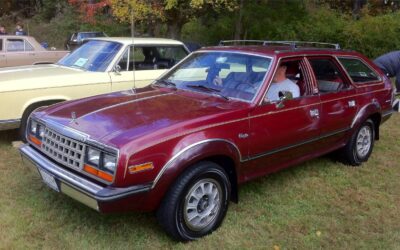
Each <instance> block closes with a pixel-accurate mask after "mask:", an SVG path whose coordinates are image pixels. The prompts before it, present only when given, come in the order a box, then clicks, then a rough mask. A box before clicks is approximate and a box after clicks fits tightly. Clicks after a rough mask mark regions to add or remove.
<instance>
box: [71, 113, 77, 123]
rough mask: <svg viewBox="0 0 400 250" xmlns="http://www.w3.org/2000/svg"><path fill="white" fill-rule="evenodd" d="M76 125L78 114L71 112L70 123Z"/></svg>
mask: <svg viewBox="0 0 400 250" xmlns="http://www.w3.org/2000/svg"><path fill="white" fill-rule="evenodd" d="M73 122H74V123H76V113H75V112H71V121H70V123H73Z"/></svg>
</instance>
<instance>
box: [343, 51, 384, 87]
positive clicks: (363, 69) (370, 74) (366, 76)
mask: <svg viewBox="0 0 400 250" xmlns="http://www.w3.org/2000/svg"><path fill="white" fill-rule="evenodd" d="M339 61H340V62H341V63H342V65H343V67H344V68H345V69H346V71H347V73H348V74H349V76H350V77H351V79H352V80H353V82H355V83H367V82H374V81H379V80H380V77H379V75H378V74H377V73H376V72H375V71H374V70H372V69H371V68H370V67H369V66H367V65H366V64H365V63H364V62H363V61H361V60H360V59H356V58H343V57H342V58H339Z"/></svg>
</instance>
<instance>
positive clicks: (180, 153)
mask: <svg viewBox="0 0 400 250" xmlns="http://www.w3.org/2000/svg"><path fill="white" fill-rule="evenodd" d="M209 142H225V143H229V144H230V145H232V146H233V147H234V148H235V149H236V151H237V153H238V154H239V160H240V162H242V154H241V153H240V150H239V148H238V147H237V146H236V144H235V143H233V142H232V141H229V140H226V139H219V138H215V139H207V140H203V141H199V142H196V143H193V144H191V145H189V146H187V147H185V148H183V149H181V150H180V151H179V152H178V153H177V154H175V155H174V156H173V157H172V158H171V159H169V160H168V162H167V163H165V164H164V166H163V167H162V168H161V170H160V172H158V174H157V176H156V178H155V179H154V181H153V185H152V186H151V188H152V189H153V188H154V187H155V186H156V185H157V183H158V181H159V180H160V179H161V177H162V175H163V174H164V172H165V171H166V170H167V169H168V167H169V166H170V165H171V164H172V163H173V162H174V161H175V160H176V159H177V158H178V157H179V156H181V155H182V154H183V153H185V152H186V151H188V150H189V149H191V148H193V147H196V146H198V145H200V144H203V143H209Z"/></svg>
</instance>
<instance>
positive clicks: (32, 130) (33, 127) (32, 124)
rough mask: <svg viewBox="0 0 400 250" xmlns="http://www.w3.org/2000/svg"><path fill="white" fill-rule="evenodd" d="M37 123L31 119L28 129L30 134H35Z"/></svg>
mask: <svg viewBox="0 0 400 250" xmlns="http://www.w3.org/2000/svg"><path fill="white" fill-rule="evenodd" d="M37 125H38V123H37V122H35V121H33V120H32V121H31V127H30V131H29V132H31V134H34V135H36V131H37Z"/></svg>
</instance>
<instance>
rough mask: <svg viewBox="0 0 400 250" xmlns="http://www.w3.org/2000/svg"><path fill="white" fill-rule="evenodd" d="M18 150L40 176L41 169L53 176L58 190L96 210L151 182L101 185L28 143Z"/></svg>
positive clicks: (124, 197) (130, 194)
mask: <svg viewBox="0 0 400 250" xmlns="http://www.w3.org/2000/svg"><path fill="white" fill-rule="evenodd" d="M19 150H20V154H21V157H22V160H23V162H24V164H25V165H26V166H28V167H29V168H31V169H33V170H34V171H35V172H36V173H38V174H39V176H42V175H41V174H40V171H39V170H41V171H45V172H46V173H48V174H49V175H50V176H52V177H54V180H55V183H56V184H57V187H58V191H59V192H61V193H64V194H66V195H68V196H70V197H72V198H73V199H75V200H77V201H79V202H81V203H83V204H85V205H87V206H89V207H91V208H93V209H95V210H97V211H102V209H101V207H102V206H103V205H104V204H107V205H106V206H109V205H110V203H113V202H115V203H116V204H117V203H120V201H121V200H124V199H126V198H131V197H132V196H133V195H137V194H140V193H144V192H147V191H149V190H150V189H151V184H148V185H136V186H131V187H126V188H117V187H110V186H107V187H103V186H100V185H98V184H96V183H94V182H92V181H89V180H88V179H86V178H83V177H81V176H79V175H77V174H74V173H72V172H70V171H68V170H66V169H64V168H62V167H60V166H59V165H58V164H56V163H54V162H52V161H50V160H49V159H48V158H47V157H46V156H44V155H42V154H41V153H39V152H38V151H37V150H36V149H34V148H33V147H32V146H29V144H25V145H23V146H22V147H20V149H19Z"/></svg>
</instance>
